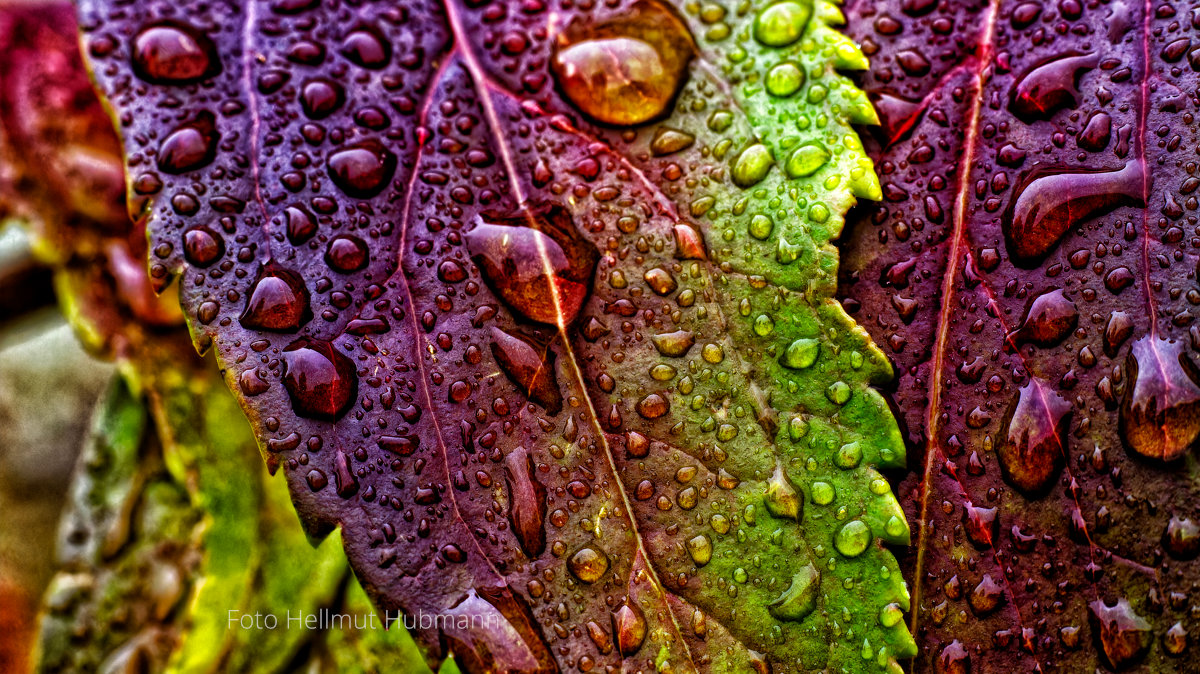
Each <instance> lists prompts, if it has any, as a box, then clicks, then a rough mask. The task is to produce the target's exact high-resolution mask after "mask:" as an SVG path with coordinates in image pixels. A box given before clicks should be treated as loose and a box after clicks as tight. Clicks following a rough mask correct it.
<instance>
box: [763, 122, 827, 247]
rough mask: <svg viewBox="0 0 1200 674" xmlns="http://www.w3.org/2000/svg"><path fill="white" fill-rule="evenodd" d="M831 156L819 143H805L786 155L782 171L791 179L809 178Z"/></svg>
mask: <svg viewBox="0 0 1200 674" xmlns="http://www.w3.org/2000/svg"><path fill="white" fill-rule="evenodd" d="M831 156H832V155H831V154H830V153H829V150H827V149H825V147H824V146H823V145H821V144H820V143H805V144H804V145H801V146H800V147H798V148H796V149H795V150H792V154H790V155H788V159H787V163H785V164H784V165H783V170H784V171H785V172H787V174H788V176H789V177H791V178H803V177H804V176H810V175H812V174H814V173H816V172H817V169H819V168H821V167H822V166H824V165H825V162H827V161H829V158H830V157H831ZM760 238H765V237H760Z"/></svg>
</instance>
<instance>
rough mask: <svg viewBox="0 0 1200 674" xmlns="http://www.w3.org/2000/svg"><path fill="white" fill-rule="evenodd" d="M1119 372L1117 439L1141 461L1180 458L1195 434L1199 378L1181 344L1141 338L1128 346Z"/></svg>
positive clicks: (1199, 431) (1199, 421)
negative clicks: (1121, 394)
mask: <svg viewBox="0 0 1200 674" xmlns="http://www.w3.org/2000/svg"><path fill="white" fill-rule="evenodd" d="M1125 369H1126V372H1127V377H1128V383H1127V384H1126V386H1127V387H1128V389H1127V390H1126V393H1125V399H1124V401H1123V402H1122V403H1121V414H1120V423H1121V425H1120V429H1121V437H1122V439H1124V441H1125V443H1126V444H1127V445H1128V446H1129V448H1130V449H1132V450H1133V451H1135V452H1137V453H1138V454H1140V455H1142V456H1145V457H1147V458H1151V459H1160V460H1162V461H1172V460H1174V459H1178V458H1179V457H1181V456H1183V454H1184V452H1186V451H1187V450H1188V448H1189V447H1191V446H1192V443H1194V442H1195V440H1196V436H1197V435H1200V387H1198V386H1197V384H1196V381H1197V379H1200V376H1198V374H1197V372H1196V366H1195V365H1194V364H1193V363H1192V361H1191V359H1190V358H1188V356H1187V354H1186V351H1185V345H1184V343H1183V342H1168V341H1167V340H1165V339H1158V338H1155V337H1153V336H1150V335H1146V336H1145V337H1142V338H1141V339H1139V340H1138V341H1136V342H1134V344H1133V348H1132V349H1131V351H1130V355H1129V357H1128V358H1126V359H1125Z"/></svg>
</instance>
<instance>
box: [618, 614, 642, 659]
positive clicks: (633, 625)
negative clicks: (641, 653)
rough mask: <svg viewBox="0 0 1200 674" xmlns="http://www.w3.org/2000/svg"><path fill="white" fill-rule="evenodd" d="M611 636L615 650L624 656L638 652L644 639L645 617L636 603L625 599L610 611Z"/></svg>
mask: <svg viewBox="0 0 1200 674" xmlns="http://www.w3.org/2000/svg"><path fill="white" fill-rule="evenodd" d="M612 625H613V636H615V637H616V641H617V650H618V651H619V652H620V653H621V655H624V656H626V657H629V656H631V655H633V654H635V653H637V652H638V649H640V648H641V647H642V642H643V641H645V640H646V617H645V616H644V615H643V614H642V609H640V608H638V606H637V604H634V603H632V602H629V601H626V602H624V603H622V604H621V605H620V606H618V607H617V610H615V611H613V612H612Z"/></svg>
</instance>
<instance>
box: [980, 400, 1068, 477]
mask: <svg viewBox="0 0 1200 674" xmlns="http://www.w3.org/2000/svg"><path fill="white" fill-rule="evenodd" d="M1070 419H1071V403H1070V402H1068V401H1067V400H1065V399H1063V398H1062V396H1060V395H1058V394H1057V393H1055V392H1054V390H1053V389H1051V388H1050V387H1049V386H1047V385H1046V384H1044V383H1043V382H1042V380H1040V379H1031V380H1030V382H1029V383H1028V384H1026V385H1025V386H1023V387H1022V388H1021V390H1020V391H1019V392H1018V393H1017V395H1016V398H1015V399H1014V400H1013V402H1012V403H1011V404H1010V406H1009V409H1008V412H1007V413H1006V414H1005V417H1004V421H1003V422H1001V426H1000V446H999V448H998V449H997V454H998V456H999V459H1000V470H1001V473H1002V475H1003V476H1004V479H1005V481H1007V482H1008V483H1009V484H1011V485H1012V486H1013V487H1016V488H1017V489H1018V490H1020V491H1021V492H1022V493H1024V494H1026V495H1029V496H1040V495H1042V494H1044V493H1045V492H1046V491H1047V490H1049V489H1050V487H1051V486H1053V485H1054V481H1055V480H1056V479H1057V478H1058V475H1059V473H1060V472H1061V471H1062V468H1063V466H1064V465H1065V463H1066V457H1067V455H1066V451H1067V432H1068V430H1069V426H1070Z"/></svg>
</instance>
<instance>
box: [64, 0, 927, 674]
mask: <svg viewBox="0 0 1200 674" xmlns="http://www.w3.org/2000/svg"><path fill="white" fill-rule="evenodd" d="M81 14H82V26H83V33H84V37H83V40H84V44H85V49H86V51H87V53H88V55H89V56H90V59H91V65H92V68H93V72H94V76H95V78H96V80H97V82H98V85H99V88H100V89H101V91H102V92H103V94H104V95H105V96H106V97H107V99H108V102H109V103H110V104H111V105H112V107H113V109H114V112H115V118H116V120H117V122H118V126H119V129H120V132H121V134H122V138H123V141H124V146H125V151H126V154H127V170H128V179H129V184H130V185H131V187H132V190H131V193H132V195H133V200H132V207H133V209H132V210H133V212H134V213H135V214H138V215H139V217H145V218H148V221H149V227H150V231H151V238H152V243H151V275H152V277H153V278H155V279H156V282H157V284H158V286H159V287H160V288H161V287H165V286H168V285H169V284H171V283H172V282H174V283H175V284H177V285H178V287H179V290H180V295H181V300H182V304H183V306H184V309H185V313H186V314H187V316H188V318H189V321H190V323H191V326H192V329H193V332H194V337H195V338H196V341H197V344H198V345H199V346H200V347H201V348H205V349H206V348H209V347H213V348H214V350H215V351H216V355H217V357H218V359H219V361H220V363H221V364H222V367H223V368H225V373H226V379H227V381H228V383H229V385H230V386H231V387H232V388H234V389H235V391H237V392H238V393H239V394H240V395H241V398H242V401H243V406H244V409H245V410H246V412H247V414H248V416H249V417H250V419H251V422H252V424H253V425H254V427H255V430H256V432H257V433H258V436H259V439H260V443H261V447H262V448H263V452H264V455H265V457H266V460H267V462H268V464H269V465H270V466H272V467H273V468H282V469H283V472H284V473H285V474H286V476H287V480H288V484H289V486H290V488H291V491H292V495H293V499H294V501H295V503H296V506H297V509H298V511H299V513H300V516H301V519H302V521H303V522H304V523H305V525H306V527H307V528H308V530H309V531H310V532H311V534H312V535H313V536H314V537H320V536H321V535H324V534H326V533H327V532H329V531H330V530H332V529H333V528H335V527H340V528H341V530H342V537H343V541H344V543H345V546H346V550H347V553H348V555H349V558H350V560H351V564H352V566H353V567H354V569H355V571H356V573H357V575H358V577H359V578H360V580H362V581H363V584H364V587H365V588H366V589H367V592H368V594H370V595H371V597H372V599H373V600H374V602H375V603H376V605H377V606H378V607H380V608H382V609H385V610H388V611H392V612H395V611H398V610H402V611H405V612H407V613H410V614H416V615H426V616H428V615H437V616H441V617H442V621H441V624H440V625H439V627H440V629H439V630H433V629H431V630H426V631H424V632H421V633H419V634H417V637H418V640H419V641H420V642H421V643H422V644H423V646H424V648H425V651H426V653H427V654H428V658H429V660H430V663H431V664H436V663H437V662H439V661H440V659H441V658H442V657H444V655H445V654H446V653H447V652H452V653H453V654H454V655H455V658H456V660H457V662H458V664H459V666H461V667H463V668H464V669H466V670H468V671H508V670H517V671H534V670H537V671H591V670H596V671H601V670H607V669H618V668H624V669H628V670H630V671H637V670H645V671H648V670H650V669H671V670H673V671H677V672H688V671H718V672H721V671H733V670H734V669H737V668H741V667H753V668H757V669H759V670H764V669H767V668H773V669H774V671H777V672H783V671H811V670H814V669H828V670H831V671H873V670H874V671H877V670H890V671H896V670H897V669H898V668H899V665H898V663H897V661H896V659H897V658H903V657H909V656H911V655H913V653H914V650H915V649H914V644H913V642H912V639H911V637H910V636H909V634H908V632H907V630H906V628H905V624H904V621H903V619H902V618H903V608H902V607H904V606H907V605H908V603H909V595H908V592H907V589H906V587H905V584H904V581H903V579H902V578H901V576H900V574H899V570H898V568H897V566H896V564H895V560H894V558H893V557H892V554H891V553H890V552H889V551H888V550H887V549H886V548H885V547H884V544H885V543H892V544H899V545H904V544H907V543H908V540H909V530H908V526H907V524H906V522H905V520H904V517H903V513H902V511H901V509H900V507H899V505H898V504H897V502H896V500H895V498H894V497H893V496H892V493H891V490H890V488H889V485H888V483H887V481H886V480H885V479H883V477H882V476H881V474H880V473H879V472H878V470H879V469H882V468H887V467H896V466H902V465H903V464H904V446H903V443H902V441H901V436H900V433H899V430H898V427H897V425H896V422H895V419H894V417H893V416H892V414H891V412H890V411H889V409H888V407H887V405H886V403H885V401H884V399H883V398H882V397H881V396H880V395H879V394H878V393H877V392H876V391H875V390H874V389H872V388H871V384H872V383H876V384H878V383H882V382H885V381H887V380H888V378H889V377H890V376H891V369H890V367H889V365H888V363H887V361H886V359H884V358H883V357H882V354H881V353H880V352H879V350H878V349H877V348H876V347H875V346H874V345H873V344H872V343H871V342H870V340H869V339H868V337H867V335H866V333H865V332H864V331H863V330H862V329H861V328H859V327H858V326H856V325H855V324H854V322H853V321H852V320H850V319H849V317H848V316H847V315H846V314H845V312H844V311H843V310H842V308H841V305H840V304H838V303H837V301H836V300H835V299H834V297H833V295H834V290H835V284H836V270H837V259H838V258H837V252H836V250H835V249H834V248H833V247H832V246H831V245H830V241H831V240H832V239H833V238H834V237H836V236H837V235H838V234H839V232H840V230H841V227H842V223H843V214H844V212H845V211H846V209H847V208H848V207H849V206H850V205H851V204H852V203H853V202H854V200H855V197H866V198H878V196H879V184H878V181H877V179H876V177H875V174H874V172H873V170H872V166H871V163H870V161H869V159H868V158H867V157H866V156H865V154H864V153H863V150H862V146H861V144H860V142H859V140H858V137H857V135H856V134H855V133H854V131H853V130H852V129H851V127H850V124H851V123H854V122H862V123H870V122H873V121H874V120H875V115H874V111H873V110H872V108H871V107H870V105H869V104H868V102H867V100H866V98H865V97H864V96H863V94H862V93H861V92H860V91H859V90H857V89H856V88H855V87H853V86H852V85H851V83H850V82H849V81H848V80H847V79H845V78H844V77H843V76H842V75H840V74H838V73H837V72H836V69H837V68H862V67H865V64H866V63H865V60H864V59H863V56H862V54H861V52H860V51H859V49H858V48H857V47H856V46H855V45H854V44H853V43H852V42H851V41H850V40H848V39H846V38H845V37H844V36H843V35H841V34H840V33H838V32H836V31H835V30H833V29H832V28H831V27H830V26H831V25H834V24H837V23H840V22H841V20H842V17H841V13H840V11H839V9H838V8H837V7H836V6H834V5H832V4H829V3H827V2H824V1H818V2H815V3H809V2H804V1H788V2H778V3H774V4H766V3H763V4H760V5H755V6H751V5H748V4H747V5H740V6H737V7H734V6H728V7H725V6H719V5H716V4H706V5H703V6H700V5H686V6H685V5H680V6H678V7H676V6H672V5H667V4H663V3H660V2H658V1H650V0H635V1H633V2H614V3H610V4H606V5H604V6H599V5H594V4H592V3H575V2H564V3H561V4H558V3H555V4H553V5H549V4H546V3H543V2H540V1H538V0H531V1H529V2H523V3H515V2H500V1H499V0H493V1H492V2H486V1H485V2H468V3H464V4H457V3H454V4H440V3H404V4H398V3H371V2H364V3H348V4H341V3H335V2H332V1H329V0H326V1H318V0H271V1H270V2H267V1H262V2H247V3H225V4H219V5H217V4H211V3H182V4H181V3H176V2H149V3H138V4H136V5H134V4H127V3H121V2H107V1H105V2H100V1H95V0H92V1H88V2H83V3H81ZM447 619H449V620H447Z"/></svg>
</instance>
